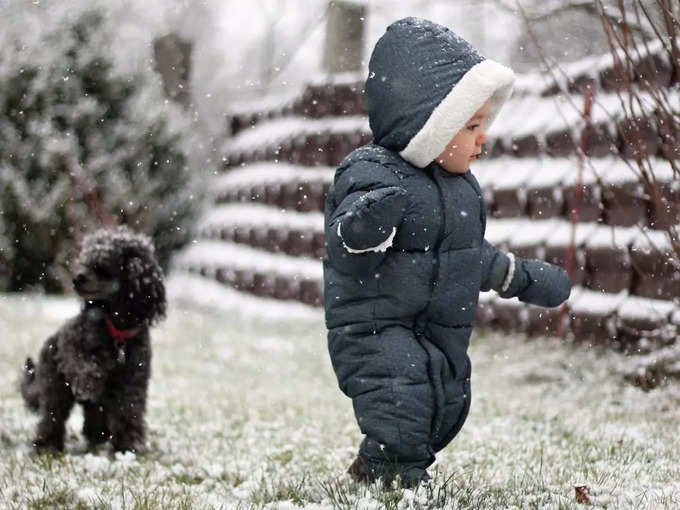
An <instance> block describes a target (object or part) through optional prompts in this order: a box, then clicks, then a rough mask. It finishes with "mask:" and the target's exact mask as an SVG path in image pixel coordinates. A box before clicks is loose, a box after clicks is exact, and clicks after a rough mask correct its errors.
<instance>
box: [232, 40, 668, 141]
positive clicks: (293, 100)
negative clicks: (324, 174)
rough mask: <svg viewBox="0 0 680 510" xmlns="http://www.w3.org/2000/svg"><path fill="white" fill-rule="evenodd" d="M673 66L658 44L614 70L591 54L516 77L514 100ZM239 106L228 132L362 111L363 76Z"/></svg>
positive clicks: (644, 78) (660, 74) (642, 78)
mask: <svg viewBox="0 0 680 510" xmlns="http://www.w3.org/2000/svg"><path fill="white" fill-rule="evenodd" d="M673 68H674V66H673V63H672V62H671V61H670V60H669V59H668V57H667V55H665V54H664V53H663V51H661V49H660V48H653V49H652V51H651V52H650V54H648V55H642V56H641V58H639V59H637V61H636V63H635V64H634V65H633V66H632V67H631V68H630V69H624V68H623V67H619V68H617V69H615V67H614V65H613V63H612V58H611V56H610V55H604V56H597V57H591V58H586V59H583V60H581V61H579V62H577V63H574V64H567V65H566V66H564V68H563V70H564V72H565V74H566V78H565V77H560V79H559V83H558V82H555V81H553V82H552V83H549V84H548V85H547V86H539V87H538V88H537V87H536V84H537V83H543V81H544V79H545V75H541V76H537V75H519V76H518V80H517V83H516V86H515V94H514V98H515V99H517V98H522V97H526V96H539V97H544V98H549V97H553V96H556V95H558V94H562V93H563V92H564V91H565V90H566V91H567V92H568V93H569V94H573V95H580V94H583V93H584V91H585V89H586V87H587V85H588V83H590V82H591V81H593V80H594V82H595V86H596V90H598V91H603V92H604V93H615V92H617V91H619V90H625V89H626V87H627V86H628V80H627V79H626V77H625V74H623V73H628V72H630V82H631V83H633V85H637V84H644V83H645V82H648V83H649V84H650V85H651V86H652V87H670V86H672V85H673V84H674V83H677V81H678V77H677V76H676V74H675V73H674V70H673ZM512 100H513V99H511V101H512ZM262 103H263V104H262ZM267 103H269V104H267ZM239 109H240V110H241V111H238V112H233V113H231V114H230V115H229V116H228V122H229V125H230V128H231V129H230V131H231V133H232V135H235V134H237V133H239V132H240V131H243V130H245V129H248V128H251V127H253V126H254V125H256V124H257V123H259V122H262V121H266V120H272V119H276V118H280V117H286V116H292V115H296V116H305V117H309V118H321V117H327V116H341V115H365V114H366V105H365V99H364V77H363V76H355V77H348V79H346V80H340V81H336V82H319V83H310V84H308V85H306V86H305V87H304V89H303V90H302V92H300V93H297V94H295V95H293V96H290V97H286V98H282V99H278V100H277V99H275V98H274V100H273V101H272V100H269V101H267V100H263V101H261V104H253V105H251V106H250V107H248V106H246V107H241V108H239ZM562 138H565V139H571V135H570V134H569V133H568V132H565V133H562V134H558V133H556V134H555V135H554V136H553V137H552V140H551V142H550V144H551V145H552V144H553V143H556V144H557V146H558V147H561V146H563V145H564V144H563V142H562V141H560V139H562ZM525 143H530V142H529V141H519V144H520V145H521V144H525ZM558 150H561V149H558Z"/></svg>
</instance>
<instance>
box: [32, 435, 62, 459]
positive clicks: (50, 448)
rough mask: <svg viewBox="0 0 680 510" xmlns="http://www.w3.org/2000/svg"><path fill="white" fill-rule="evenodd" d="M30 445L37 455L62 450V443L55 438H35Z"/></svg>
mask: <svg viewBox="0 0 680 510" xmlns="http://www.w3.org/2000/svg"><path fill="white" fill-rule="evenodd" d="M31 445H32V446H33V452H34V453H35V454H37V455H46V454H47V455H49V454H52V455H58V454H60V453H62V452H63V451H64V445H63V443H61V442H59V441H57V440H54V441H49V440H45V439H36V440H35V441H33V443H32V444H31Z"/></svg>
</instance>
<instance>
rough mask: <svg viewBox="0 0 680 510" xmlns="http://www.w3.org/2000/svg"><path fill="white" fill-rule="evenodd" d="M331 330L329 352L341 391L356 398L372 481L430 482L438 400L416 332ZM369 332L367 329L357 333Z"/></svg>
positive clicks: (363, 449)
mask: <svg viewBox="0 0 680 510" xmlns="http://www.w3.org/2000/svg"><path fill="white" fill-rule="evenodd" d="M348 329H350V328H336V329H333V330H331V331H329V336H328V340H329V351H330V355H331V361H332V362H333V366H334V368H335V372H336V375H337V376H338V382H339V385H340V389H341V390H342V391H343V392H344V393H345V394H346V395H347V396H349V397H350V398H351V399H352V404H353V407H354V414H355V416H356V419H357V422H358V424H359V428H360V429H361V432H362V433H364V434H365V435H366V437H365V438H364V440H363V441H362V443H361V446H360V448H359V454H360V455H361V456H362V457H363V458H364V459H365V460H366V462H367V464H368V466H369V469H370V471H371V473H370V474H369V477H370V478H373V479H375V478H378V477H381V478H383V480H385V481H390V480H391V479H393V478H394V475H396V474H400V475H401V476H402V479H403V480H404V481H405V483H409V484H410V483H411V482H417V481H418V480H420V479H424V478H426V476H427V475H426V473H425V470H426V468H427V467H428V466H429V465H431V464H432V463H433V462H434V452H433V450H432V446H431V444H430V443H431V437H430V433H431V427H432V419H433V414H434V409H435V406H434V396H433V391H432V385H431V382H430V380H429V376H428V374H429V372H428V370H429V365H428V363H429V358H428V354H427V352H426V351H425V349H424V348H423V346H422V345H421V343H420V342H419V340H418V339H417V338H416V335H415V333H414V331H413V330H411V329H410V328H407V327H405V326H401V325H399V326H389V327H385V328H383V329H381V330H380V331H376V332H375V333H373V332H372V331H371V330H370V329H368V330H365V329H366V328H356V327H352V328H351V329H352V330H353V331H348ZM357 329H364V331H357Z"/></svg>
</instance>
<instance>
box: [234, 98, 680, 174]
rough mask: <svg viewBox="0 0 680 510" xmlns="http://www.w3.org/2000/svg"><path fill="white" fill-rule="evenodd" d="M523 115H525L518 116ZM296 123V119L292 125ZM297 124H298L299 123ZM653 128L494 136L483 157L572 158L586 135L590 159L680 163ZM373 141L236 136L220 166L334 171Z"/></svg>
mask: <svg viewBox="0 0 680 510" xmlns="http://www.w3.org/2000/svg"><path fill="white" fill-rule="evenodd" d="M533 109H534V107H532V108H530V110H533ZM525 114H528V112H525V113H520V114H518V115H517V116H518V117H519V116H521V115H525ZM285 120H286V119H281V120H280V121H277V124H276V125H274V128H275V130H276V131H279V125H285V124H286V122H285ZM300 120H301V119H296V121H300ZM324 120H326V119H324ZM308 122H313V121H311V120H309V121H308ZM295 124H296V125H298V124H299V122H295ZM654 126H655V124H654V121H653V119H645V120H642V121H640V123H639V130H640V136H641V141H640V143H638V142H631V141H630V138H629V135H628V132H629V131H630V128H629V124H628V123H626V122H623V123H619V124H616V125H612V124H611V123H609V122H602V123H598V124H594V125H591V126H588V127H586V128H583V129H580V128H559V129H556V130H554V131H542V132H541V131H536V132H534V133H529V134H526V135H511V136H509V137H498V136H494V134H493V131H492V133H491V134H490V139H489V142H488V143H487V144H486V147H485V154H486V157H488V158H491V159H493V158H497V157H500V156H512V157H516V158H535V157H540V156H549V157H567V156H575V155H577V154H578V152H579V149H578V143H576V142H575V140H579V139H580V137H581V132H582V131H583V130H586V131H587V132H588V140H589V144H588V149H587V150H586V155H588V156H589V157H591V158H605V157H610V156H613V155H620V156H623V158H625V159H628V160H630V161H631V162H633V163H634V162H635V159H636V158H637V157H638V156H639V155H640V152H641V147H643V146H644V147H645V149H644V154H645V157H647V156H648V157H658V158H662V159H667V160H677V159H680V134H677V135H668V134H667V135H664V136H663V137H662V136H661V135H660V134H659V133H657V131H656V128H655V127H654ZM262 127H263V128H265V127H267V125H262ZM269 127H271V126H269ZM536 133H545V134H536ZM243 134H247V135H248V140H249V139H250V138H251V137H255V138H256V137H257V135H258V134H259V133H258V132H257V128H255V129H253V130H249V131H247V132H245V133H243ZM674 136H675V137H674ZM372 139H373V135H372V134H371V132H370V130H368V128H367V127H365V128H361V127H359V128H353V129H346V130H345V129H342V126H339V127H337V128H332V127H325V128H322V129H318V130H316V131H313V132H308V131H307V132H305V131H301V130H299V129H294V128H287V129H282V130H281V136H276V137H274V139H272V140H268V141H267V140H264V139H263V140H262V141H261V143H257V144H250V143H245V142H243V140H242V139H240V138H239V137H237V138H236V139H235V140H233V145H231V146H229V145H228V146H227V147H226V148H225V151H224V156H223V161H224V165H225V167H233V166H239V165H242V164H244V163H256V162H263V161H283V162H287V163H291V164H300V165H306V166H317V165H328V166H337V165H338V164H339V163H340V161H342V160H343V158H344V157H345V156H347V155H348V154H349V153H350V152H352V151H353V150H354V149H356V148H357V147H360V146H362V145H365V144H366V143H369V142H370V141H371V140H372Z"/></svg>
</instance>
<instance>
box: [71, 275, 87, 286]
mask: <svg viewBox="0 0 680 510" xmlns="http://www.w3.org/2000/svg"><path fill="white" fill-rule="evenodd" d="M86 281H87V276H86V275H85V274H84V273H78V274H77V275H76V277H75V278H74V279H73V286H74V287H78V286H80V285H82V284H84V283H85V282H86Z"/></svg>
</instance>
